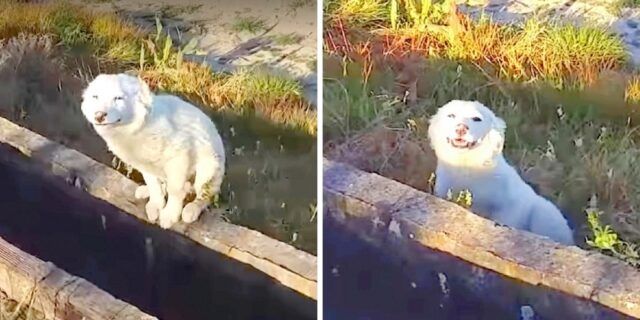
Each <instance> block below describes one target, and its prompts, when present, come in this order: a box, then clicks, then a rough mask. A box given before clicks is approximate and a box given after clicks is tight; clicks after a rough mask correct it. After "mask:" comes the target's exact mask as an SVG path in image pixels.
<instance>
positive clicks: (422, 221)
mask: <svg viewBox="0 0 640 320" xmlns="http://www.w3.org/2000/svg"><path fill="white" fill-rule="evenodd" d="M323 171H324V182H323V191H324V201H325V202H324V203H325V213H324V214H325V215H329V217H330V218H332V219H334V220H337V221H338V222H340V223H342V224H345V225H351V226H354V227H352V228H350V230H353V231H355V232H356V233H358V234H359V236H360V237H361V238H364V239H366V240H373V241H370V242H373V243H375V244H377V245H378V246H385V245H388V244H389V243H396V244H399V246H400V247H401V248H406V247H410V246H416V245H419V246H423V247H426V248H429V249H434V250H437V251H440V252H446V253H448V254H450V255H452V256H455V257H458V258H461V259H463V260H464V261H467V262H469V263H471V264H472V265H476V266H480V267H483V268H486V269H488V270H491V271H494V272H497V273H498V274H500V275H503V276H506V277H508V278H512V279H517V280H520V281H522V282H524V283H528V284H530V285H533V286H538V287H540V286H542V287H544V288H549V289H553V290H557V291H559V292H564V293H567V294H569V295H571V296H573V297H579V298H583V299H587V300H590V301H593V302H597V303H599V304H601V305H604V306H606V307H608V308H611V309H613V310H616V311H618V312H620V313H623V314H626V315H629V316H632V317H640V290H638V288H640V272H639V271H638V270H636V269H634V268H632V267H631V266H629V265H627V264H625V263H624V262H622V261H620V260H617V259H614V258H611V257H608V256H605V255H602V254H599V253H594V252H588V251H585V250H582V249H580V248H578V247H575V246H563V245H560V244H558V243H555V242H553V241H550V240H549V239H548V238H545V237H542V236H539V235H536V234H532V233H529V232H523V231H519V230H514V229H511V228H507V227H503V226H499V225H496V223H494V222H493V221H490V220H487V219H484V218H482V217H480V216H478V215H475V214H473V213H471V212H469V211H467V210H465V209H463V208H462V207H459V206H457V205H455V204H452V203H450V202H448V201H444V200H442V199H439V198H437V197H435V196H432V195H430V194H427V193H424V192H421V191H418V190H416V189H413V188H411V187H409V186H406V185H404V184H401V183H399V182H396V181H393V180H390V179H387V178H384V177H382V176H379V175H377V174H372V173H366V172H363V171H360V170H357V169H355V168H353V167H351V166H348V165H345V164H340V163H337V162H333V161H330V160H327V159H325V160H324V164H323ZM394 252H395V253H396V254H398V252H404V251H403V250H397V251H394ZM400 254H402V253H400ZM409 258H411V257H409ZM579 312H582V311H579ZM579 312H578V313H579Z"/></svg>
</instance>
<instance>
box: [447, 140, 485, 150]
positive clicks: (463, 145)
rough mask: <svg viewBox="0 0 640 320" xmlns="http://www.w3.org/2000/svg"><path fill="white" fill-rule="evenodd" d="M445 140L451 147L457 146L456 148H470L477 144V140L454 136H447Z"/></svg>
mask: <svg viewBox="0 0 640 320" xmlns="http://www.w3.org/2000/svg"><path fill="white" fill-rule="evenodd" d="M447 142H449V144H450V145H451V146H452V147H454V148H458V149H471V148H473V147H475V146H476V145H477V144H478V141H467V140H465V139H462V138H455V139H451V138H447Z"/></svg>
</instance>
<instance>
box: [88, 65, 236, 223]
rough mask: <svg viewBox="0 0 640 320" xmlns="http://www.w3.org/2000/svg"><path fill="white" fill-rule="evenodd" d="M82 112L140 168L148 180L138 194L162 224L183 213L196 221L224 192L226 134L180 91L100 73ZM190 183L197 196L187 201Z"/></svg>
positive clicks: (118, 152)
mask: <svg viewBox="0 0 640 320" xmlns="http://www.w3.org/2000/svg"><path fill="white" fill-rule="evenodd" d="M82 113H83V114H84V116H85V117H86V118H87V120H88V121H89V122H90V123H91V124H92V125H93V127H94V128H95V130H96V132H97V133H98V134H99V135H100V136H101V137H102V138H103V139H104V140H105V142H106V143H107V146H108V147H109V150H111V151H112V152H113V153H114V154H115V155H116V156H117V157H118V158H120V159H121V160H122V161H124V162H125V163H128V164H129V165H131V166H133V167H134V168H135V169H136V170H138V171H140V172H141V173H142V175H143V177H144V181H145V183H146V186H141V187H139V188H138V189H137V190H136V192H135V197H136V198H138V199H145V198H149V201H148V202H147V204H146V207H145V208H146V212H147V217H148V219H149V220H150V221H152V222H154V221H156V219H158V218H159V220H160V221H159V224H160V226H161V227H163V228H170V227H171V226H172V225H173V224H174V223H176V222H178V220H180V217H182V220H183V221H184V222H186V223H190V222H193V221H195V220H197V219H198V217H199V216H200V213H201V212H202V210H203V209H204V208H206V206H207V205H208V204H209V201H210V196H213V195H216V194H218V193H219V192H220V185H221V184H222V179H223V177H224V170H225V155H224V147H223V144H222V139H221V138H220V135H219V134H218V131H217V129H216V127H215V125H214V124H213V122H212V121H211V119H209V117H207V116H206V115H205V114H204V113H203V112H202V111H201V110H199V109H198V108H197V107H195V106H193V105H191V104H189V103H187V102H185V101H183V100H181V99H180V98H178V97H176V96H172V95H154V94H152V93H151V91H150V90H149V87H148V86H147V84H146V83H145V82H144V81H142V80H141V79H139V78H137V77H133V76H129V75H126V74H101V75H99V76H97V77H96V78H95V79H94V80H93V81H92V82H91V83H90V84H89V86H88V87H87V89H86V90H85V91H84V94H83V101H82ZM96 115H102V117H96ZM99 120H102V121H101V123H100V121H99ZM194 176H195V179H194V182H193V186H192V185H191V183H190V182H189V180H190V179H191V178H193V177H194ZM192 189H195V192H196V200H194V201H193V202H191V203H188V204H187V205H186V206H184V207H183V204H184V198H185V196H186V195H187V193H188V192H190V191H191V190H192ZM165 195H166V196H167V197H166V198H165Z"/></svg>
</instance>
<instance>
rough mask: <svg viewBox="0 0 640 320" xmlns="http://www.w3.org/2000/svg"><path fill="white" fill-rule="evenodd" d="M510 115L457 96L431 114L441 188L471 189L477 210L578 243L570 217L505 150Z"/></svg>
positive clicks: (440, 193) (518, 226) (441, 193)
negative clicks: (539, 191)
mask: <svg viewBox="0 0 640 320" xmlns="http://www.w3.org/2000/svg"><path fill="white" fill-rule="evenodd" d="M505 129H506V125H505V123H504V121H503V120H502V119H500V118H498V117H497V116H495V115H494V114H493V112H492V111H491V110H489V109H488V108H487V107H485V106H484V105H482V104H481V103H479V102H476V101H460V100H453V101H450V102H449V103H447V104H445V105H444V106H443V107H441V108H440V109H439V110H438V112H437V113H436V114H435V116H433V117H432V118H431V122H430V125H429V138H430V140H431V147H432V148H433V150H434V151H435V153H436V156H437V157H438V165H437V168H436V185H435V194H436V195H437V196H438V197H441V198H444V197H446V196H447V193H448V192H449V191H451V192H453V193H454V194H456V193H458V192H460V191H463V190H468V191H469V192H470V193H471V195H472V204H471V210H472V211H473V212H475V213H477V214H479V215H481V216H484V217H486V218H489V219H491V220H494V221H496V222H498V223H501V224H504V225H508V226H511V227H513V228H516V229H521V230H528V231H531V232H533V233H537V234H540V235H544V236H548V237H549V238H551V239H553V240H555V241H557V242H560V243H564V244H573V236H572V233H571V229H570V228H569V226H568V224H567V221H566V220H565V219H564V217H563V216H562V213H560V210H558V208H556V206H555V205H554V204H552V203H551V202H550V201H548V200H547V199H545V198H543V197H541V196H539V195H537V194H536V193H535V191H534V190H533V189H532V188H531V187H530V186H529V185H528V184H526V183H525V182H524V181H523V180H522V178H520V176H519V175H518V173H517V172H516V170H515V169H514V168H513V167H511V166H510V165H509V164H508V163H507V162H506V160H505V159H504V157H503V156H502V149H503V146H504V131H505Z"/></svg>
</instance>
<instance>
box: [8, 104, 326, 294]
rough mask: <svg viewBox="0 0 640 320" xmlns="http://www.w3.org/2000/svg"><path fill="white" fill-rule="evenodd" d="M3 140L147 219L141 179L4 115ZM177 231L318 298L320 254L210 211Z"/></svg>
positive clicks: (94, 192)
mask: <svg viewBox="0 0 640 320" xmlns="http://www.w3.org/2000/svg"><path fill="white" fill-rule="evenodd" d="M0 143H6V144H8V145H11V146H12V147H14V148H16V149H18V150H19V151H20V152H21V153H23V154H24V155H26V156H28V157H30V158H31V159H33V160H35V161H37V162H38V163H41V164H42V165H43V166H45V167H46V168H47V169H49V170H50V171H51V173H53V174H54V175H57V176H60V177H62V178H64V179H74V180H75V179H79V181H80V184H81V185H82V187H83V188H84V189H85V191H87V192H88V193H90V194H91V195H93V196H94V197H96V198H99V199H102V200H104V201H106V202H109V203H110V204H112V205H114V206H115V207H117V208H119V209H121V210H123V211H124V212H127V213H129V214H131V215H133V216H135V217H137V218H138V219H140V220H143V221H147V218H146V214H145V212H144V204H143V203H142V202H140V201H137V200H136V199H135V198H134V196H133V195H134V192H135V188H136V187H137V184H136V183H135V182H133V181H131V180H129V179H128V178H126V177H125V176H123V175H122V174H120V173H119V172H118V171H116V170H114V169H112V168H110V167H108V166H106V165H104V164H101V163H99V162H97V161H95V160H93V159H91V158H89V157H88V156H86V155H84V154H82V153H80V152H78V151H76V150H73V149H69V148H66V147H65V146H62V145H60V144H58V143H55V142H53V141H51V140H49V139H47V138H45V137H43V136H41V135H39V134H37V133H35V132H32V131H30V130H28V129H26V128H23V127H20V126H18V125H16V124H14V123H12V122H11V121H9V120H7V119H5V118H2V117H0ZM173 231H175V232H178V233H180V234H182V235H184V236H186V237H188V238H190V239H192V240H194V241H196V242H198V243H199V244H201V245H203V246H205V247H207V248H209V249H212V250H215V251H217V252H220V253H222V254H224V255H226V256H228V257H230V258H233V259H236V260H238V261H241V262H243V263H246V264H249V265H251V266H252V267H254V268H256V269H258V270H260V271H262V272H264V273H265V274H267V275H269V276H271V277H272V278H274V279H276V280H277V281H279V282H280V283H282V284H283V285H284V286H286V287H289V288H291V289H293V290H295V291H297V292H299V293H301V294H303V295H305V296H307V297H310V298H312V299H314V300H315V299H317V296H316V294H317V293H316V290H317V277H316V273H317V258H316V257H315V256H314V255H311V254H309V253H307V252H304V251H302V250H298V249H296V248H294V247H293V246H291V245H289V244H286V243H283V242H280V241H277V240H275V239H272V238H270V237H268V236H266V235H263V234H261V233H259V232H257V231H253V230H250V229H248V228H245V227H242V226H238V225H234V224H231V223H227V222H224V221H222V220H221V219H218V218H216V217H213V216H212V215H207V214H203V215H202V217H201V218H200V220H199V221H197V222H195V223H193V224H190V225H188V226H184V225H182V224H177V225H176V226H174V227H173Z"/></svg>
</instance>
